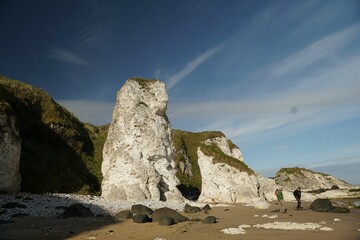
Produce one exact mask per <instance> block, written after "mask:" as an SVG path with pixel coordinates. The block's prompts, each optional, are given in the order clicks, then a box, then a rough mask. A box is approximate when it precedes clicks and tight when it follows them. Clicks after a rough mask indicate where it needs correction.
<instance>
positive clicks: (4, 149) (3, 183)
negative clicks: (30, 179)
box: [0, 112, 21, 192]
mask: <svg viewBox="0 0 360 240" xmlns="http://www.w3.org/2000/svg"><path fill="white" fill-rule="evenodd" d="M20 153H21V139H20V137H19V130H18V129H17V127H16V125H15V116H14V115H12V114H8V113H5V112H0V191H1V192H18V191H20V183H21V176H20V172H19V165H20Z"/></svg>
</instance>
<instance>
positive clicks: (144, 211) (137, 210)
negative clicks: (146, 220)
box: [131, 204, 153, 216]
mask: <svg viewBox="0 0 360 240" xmlns="http://www.w3.org/2000/svg"><path fill="white" fill-rule="evenodd" d="M131 212H132V213H133V214H140V215H149V216H150V215H151V214H152V213H153V210H152V209H151V208H149V207H147V206H144V205H141V204H135V205H132V207H131Z"/></svg>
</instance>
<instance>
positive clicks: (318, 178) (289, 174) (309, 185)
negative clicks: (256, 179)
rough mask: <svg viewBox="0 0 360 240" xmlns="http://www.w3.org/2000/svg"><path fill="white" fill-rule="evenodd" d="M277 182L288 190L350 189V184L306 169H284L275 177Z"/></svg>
mask: <svg viewBox="0 0 360 240" xmlns="http://www.w3.org/2000/svg"><path fill="white" fill-rule="evenodd" d="M275 182H276V183H277V184H279V185H281V186H283V187H284V188H286V189H289V190H291V189H296V188H297V187H301V188H302V189H315V190H316V189H331V188H334V187H335V188H336V187H338V188H341V189H347V188H350V186H351V185H350V184H348V183H347V182H344V181H342V180H340V179H338V178H336V177H334V176H331V175H329V174H325V173H319V172H314V171H311V170H309V169H305V168H298V167H294V168H282V169H280V170H279V171H278V172H277V173H276V176H275Z"/></svg>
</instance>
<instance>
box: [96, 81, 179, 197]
mask: <svg viewBox="0 0 360 240" xmlns="http://www.w3.org/2000/svg"><path fill="white" fill-rule="evenodd" d="M167 101H168V95H167V93H166V90H165V84H164V83H163V82H161V81H158V80H145V79H141V78H131V79H129V80H127V81H126V83H125V84H124V86H123V87H122V88H121V89H120V90H119V92H118V94H117V101H116V105H115V108H114V111H113V116H112V122H111V125H110V128H109V132H108V137H107V140H106V142H105V145H104V149H103V163H102V168H101V170H102V174H103V181H102V196H103V197H104V198H105V199H107V200H118V199H123V200H144V199H152V200H162V201H179V200H180V201H181V200H183V197H182V195H181V193H180V191H179V190H178V189H177V187H176V186H177V185H179V180H178V179H177V178H176V176H175V162H174V154H175V149H174V146H173V143H172V130H171V127H170V123H169V121H168V119H167V116H166V113H165V112H166V109H167Z"/></svg>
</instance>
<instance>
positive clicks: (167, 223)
mask: <svg viewBox="0 0 360 240" xmlns="http://www.w3.org/2000/svg"><path fill="white" fill-rule="evenodd" d="M174 224H175V220H174V219H172V218H171V217H164V218H162V219H160V221H159V225H161V226H171V225H174Z"/></svg>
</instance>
